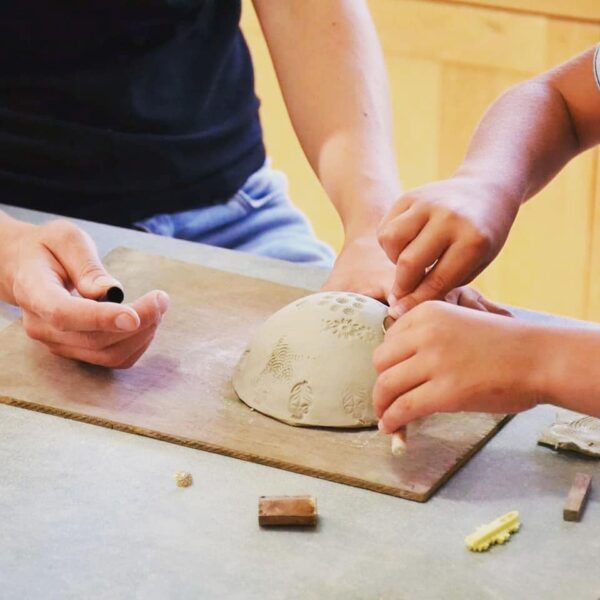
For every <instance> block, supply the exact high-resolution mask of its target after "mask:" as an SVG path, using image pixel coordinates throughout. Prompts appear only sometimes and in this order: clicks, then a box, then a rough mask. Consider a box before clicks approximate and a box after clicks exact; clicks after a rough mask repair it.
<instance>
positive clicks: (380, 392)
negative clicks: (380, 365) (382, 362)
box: [373, 356, 429, 431]
mask: <svg viewBox="0 0 600 600" xmlns="http://www.w3.org/2000/svg"><path fill="white" fill-rule="evenodd" d="M428 378H429V376H428V373H427V371H426V369H425V368H424V366H423V364H422V362H421V361H420V360H419V359H418V358H417V357H416V356H411V357H409V358H408V359H406V360H404V361H402V362H400V363H398V364H396V365H394V366H392V367H390V368H389V369H387V370H386V371H384V372H383V373H381V374H380V375H379V377H378V378H377V380H376V381H375V386H374V387H373V408H374V410H375V414H376V415H377V416H378V417H381V416H382V415H383V414H384V412H385V411H386V410H387V409H388V407H389V406H390V405H391V404H392V403H393V402H394V401H395V400H396V399H397V398H399V397H401V396H403V395H404V394H406V393H408V392H410V390H412V389H414V388H416V387H418V386H420V385H422V384H423V383H425V382H426V381H427V380H428ZM394 431H395V430H394Z"/></svg>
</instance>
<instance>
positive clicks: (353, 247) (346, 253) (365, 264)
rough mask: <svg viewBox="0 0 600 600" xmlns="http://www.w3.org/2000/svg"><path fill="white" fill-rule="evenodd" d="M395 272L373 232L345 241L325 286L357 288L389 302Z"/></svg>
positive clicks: (336, 288)
mask: <svg viewBox="0 0 600 600" xmlns="http://www.w3.org/2000/svg"><path fill="white" fill-rule="evenodd" d="M394 272H395V269H394V265H393V264H392V263H391V262H390V260H389V259H388V257H387V256H386V255H385V253H384V252H383V250H382V249H381V247H380V246H379V244H378V243H377V240H376V238H375V235H374V234H372V235H370V236H367V237H363V238H358V239H355V240H351V241H348V242H347V243H346V244H345V245H344V248H343V249H342V251H341V252H340V255H339V256H338V258H337V260H336V262H335V266H334V268H333V270H332V271H331V275H330V276H329V278H328V279H327V281H326V282H325V284H324V285H323V287H322V290H323V291H345V292H356V293H359V294H364V295H365V296H371V297H372V298H375V299H377V300H382V301H384V302H385V301H386V300H387V297H388V295H389V293H390V290H391V287H392V283H393V281H394Z"/></svg>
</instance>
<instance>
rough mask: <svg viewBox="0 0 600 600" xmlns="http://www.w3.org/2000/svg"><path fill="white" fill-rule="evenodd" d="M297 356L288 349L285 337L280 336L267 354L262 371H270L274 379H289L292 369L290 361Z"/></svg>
mask: <svg viewBox="0 0 600 600" xmlns="http://www.w3.org/2000/svg"><path fill="white" fill-rule="evenodd" d="M297 358H298V356H297V355H296V354H294V353H293V352H292V351H291V350H290V347H289V345H288V344H287V343H286V341H285V338H280V339H279V341H278V342H277V344H276V345H275V348H274V349H273V352H271V356H269V360H268V361H267V364H266V365H265V368H264V369H263V373H270V374H271V375H273V377H275V378H276V379H281V380H282V381H289V380H290V379H291V378H292V374H293V371H294V369H293V366H292V363H293V361H294V360H296V359H297Z"/></svg>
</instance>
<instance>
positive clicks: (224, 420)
mask: <svg viewBox="0 0 600 600" xmlns="http://www.w3.org/2000/svg"><path fill="white" fill-rule="evenodd" d="M106 264H107V265H108V268H109V269H110V271H111V272H112V273H113V274H114V275H115V276H116V277H117V278H118V279H120V281H121V282H122V283H123V284H124V286H125V289H126V293H127V299H128V300H132V299H134V298H136V297H137V296H139V295H141V294H143V293H145V292H147V291H149V290H151V289H153V288H160V289H164V290H166V291H167V292H168V293H169V294H170V296H171V308H170V309H169V312H168V313H167V315H166V316H165V319H164V320H163V323H162V325H161V329H160V332H159V334H158V335H157V338H156V340H155V341H154V343H153V345H152V347H151V348H150V350H149V351H148V352H147V353H146V355H145V356H144V357H143V358H142V359H141V360H140V361H139V362H138V364H137V365H136V366H135V367H134V368H132V369H130V370H127V371H110V370H106V369H103V368H99V367H93V366H89V365H83V364H80V363H77V362H74V361H70V360H66V359H62V358H59V357H55V356H53V355H51V354H50V353H49V352H48V351H47V350H46V349H45V348H44V347H43V346H42V345H41V344H39V343H36V342H33V341H32V340H30V339H29V338H28V337H27V336H26V334H25V332H24V331H23V328H22V326H21V324H20V323H15V324H13V325H12V326H10V327H9V328H7V329H6V330H5V331H4V332H2V333H0V402H3V403H5V404H11V405H14V406H20V407H23V408H28V409H32V410H38V411H41V412H47V413H51V414H55V415H60V416H64V417H67V418H72V419H76V420H79V421H84V422H87V423H93V424H96V425H101V426H104V427H111V428H114V429H119V430H122V431H126V432H131V433H136V434H139V435H144V436H148V437H152V438H157V439H160V440H164V441H167V442H172V443H176V444H182V445H185V446H190V447H193V448H198V449H200V450H207V451H210V452H218V453H220V454H225V455H228V456H233V457H235V458H241V459H244V460H251V461H255V462H258V463H262V464H265V465H269V466H273V467H278V468H283V469H289V470H291V471H295V472H298V473H303V474H306V475H312V476H315V477H321V478H324V479H329V480H332V481H336V482H339V483H345V484H348V485H354V486H358V487H362V488H366V489H370V490H374V491H377V492H382V493H385V494H391V495H394V496H399V497H402V498H408V499H411V500H417V501H425V500H427V499H428V498H429V497H430V496H431V495H432V494H433V492H434V491H435V490H436V489H437V488H438V487H439V486H440V485H442V483H444V482H445V481H446V480H447V479H448V478H449V477H450V476H451V475H452V474H453V473H454V472H456V470H457V469H458V468H459V467H460V466H461V465H463V464H464V463H465V462H466V461H467V460H468V458H469V457H471V456H472V455H473V454H474V453H475V452H476V451H477V450H478V449H479V448H480V447H481V446H482V445H483V444H484V443H485V441H487V440H488V439H489V438H490V437H491V436H492V435H493V434H494V433H495V432H496V431H497V430H498V429H499V428H500V426H501V425H502V423H503V422H504V420H505V418H504V417H503V416H502V415H487V414H480V413H471V414H457V415H435V416H433V417H430V418H429V419H425V420H423V421H422V422H421V423H419V424H418V425H415V426H414V427H413V428H412V430H411V431H410V432H409V435H410V439H409V450H408V452H407V453H406V454H405V455H404V456H403V457H401V458H398V457H393V456H392V455H391V454H390V442H389V438H387V437H384V436H382V435H380V434H378V433H377V432H376V431H373V430H358V431H356V430H355V431H333V430H328V429H307V428H297V427H291V426H289V425H285V424H283V423H280V422H278V421H275V420H273V419H271V418H269V417H266V416H264V415H261V414H259V413H257V412H255V411H252V410H251V409H250V408H248V407H247V406H246V405H245V404H243V403H242V402H241V401H240V400H239V399H237V397H236V396H235V393H234V391H233V389H232V387H231V383H230V378H231V373H232V369H233V367H234V366H235V364H236V363H237V360H238V358H239V356H240V355H241V353H242V352H243V350H244V349H245V347H246V345H247V343H248V342H249V340H250V338H251V337H252V334H253V332H254V331H255V330H256V328H257V327H258V326H259V325H260V323H261V322H262V321H263V320H264V319H265V318H267V317H268V316H269V315H270V314H272V313H273V312H274V311H275V310H277V309H278V308H280V307H282V306H284V305H285V304H287V303H289V302H291V301H292V300H295V299H297V298H299V297H301V296H303V295H305V294H307V293H308V292H307V291H306V290H302V289H298V288H291V287H286V286H282V285H278V284H275V283H271V282H267V281H264V280H260V279H251V278H248V277H243V276H239V275H234V274H231V273H225V272H222V271H217V270H214V269H208V268H205V267H200V266H197V265H192V264H187V263H184V262H179V261H175V260H171V259H166V258H159V257H155V256H150V255H146V254H144V253H141V252H136V251H133V250H128V249H124V248H119V249H117V250H115V251H113V252H111V253H110V255H109V256H108V258H107V260H106Z"/></svg>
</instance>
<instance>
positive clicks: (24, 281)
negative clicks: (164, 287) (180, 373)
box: [0, 213, 169, 369]
mask: <svg viewBox="0 0 600 600" xmlns="http://www.w3.org/2000/svg"><path fill="white" fill-rule="evenodd" d="M0 233H1V234H2V235H0V240H1V239H2V238H4V240H3V241H2V242H0V259H1V260H0V299H2V300H5V301H7V302H10V303H12V304H15V305H17V306H19V307H20V308H21V309H22V312H23V325H24V327H25V331H26V332H27V334H28V335H29V336H30V337H31V338H33V339H35V340H38V341H39V342H41V343H43V344H44V345H45V346H46V347H47V348H48V349H49V350H50V351H51V352H52V353H54V354H57V355H60V356H63V357H66V358H72V359H76V360H80V361H83V362H87V363H91V364H95V365H101V366H104V367H110V368H121V369H124V368H128V367H131V366H132V365H133V364H134V363H135V362H136V361H137V360H138V359H139V358H140V357H141V356H142V354H143V353H144V351H145V350H146V349H147V348H148V346H149V345H150V343H151V341H152V339H153V338H154V335H155V334H156V330H157V327H158V325H159V323H160V321H161V319H162V316H163V314H164V313H165V312H166V310H167V308H168V305H169V297H168V295H167V294H166V293H165V292H162V291H160V290H154V291H151V292H149V293H147V294H145V295H144V296H142V297H141V298H139V299H137V300H136V301H135V302H133V303H131V304H129V305H121V304H116V303H111V302H97V301H96V300H97V299H98V298H100V297H102V296H103V295H104V294H105V293H106V291H107V290H108V289H109V288H110V287H112V286H120V284H119V282H118V281H117V280H116V279H115V278H114V277H112V276H111V275H109V274H108V273H107V271H106V270H105V268H104V267H103V265H102V262H101V260H100V258H99V256H98V252H97V249H96V246H95V244H94V242H93V241H92V239H91V238H90V236H89V235H88V234H87V233H85V232H83V231H82V230H80V229H79V228H77V227H76V226H75V225H73V224H72V223H70V222H68V221H64V220H58V221H53V222H50V223H48V224H45V225H40V226H35V225H30V224H26V223H20V222H18V221H15V220H13V219H10V218H8V217H7V216H6V215H4V214H1V213H0Z"/></svg>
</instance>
